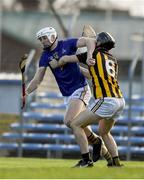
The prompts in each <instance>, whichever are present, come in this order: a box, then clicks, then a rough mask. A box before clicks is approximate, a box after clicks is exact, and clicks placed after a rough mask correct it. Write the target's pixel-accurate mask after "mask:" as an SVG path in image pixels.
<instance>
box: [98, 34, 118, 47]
mask: <svg viewBox="0 0 144 180" xmlns="http://www.w3.org/2000/svg"><path fill="white" fill-rule="evenodd" d="M96 41H97V47H103V48H105V49H107V50H110V49H112V48H114V47H115V39H114V38H113V37H112V36H111V35H110V34H109V33H107V32H100V33H98V34H97V37H96Z"/></svg>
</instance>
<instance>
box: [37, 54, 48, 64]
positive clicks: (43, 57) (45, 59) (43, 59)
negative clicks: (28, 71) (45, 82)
mask: <svg viewBox="0 0 144 180" xmlns="http://www.w3.org/2000/svg"><path fill="white" fill-rule="evenodd" d="M48 59H49V58H48V56H47V55H46V54H45V53H44V52H43V53H42V55H41V57H40V60H39V67H48V66H49V60H48Z"/></svg>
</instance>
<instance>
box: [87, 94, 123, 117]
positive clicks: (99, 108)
mask: <svg viewBox="0 0 144 180" xmlns="http://www.w3.org/2000/svg"><path fill="white" fill-rule="evenodd" d="M124 106H125V100H124V98H109V97H105V98H100V99H96V100H95V101H94V102H93V103H91V105H89V106H88V109H90V110H91V111H92V112H93V113H95V114H96V115H98V116H100V117H102V118H106V119H114V120H117V118H118V117H119V116H120V114H121V113H122V111H123V109H124Z"/></svg>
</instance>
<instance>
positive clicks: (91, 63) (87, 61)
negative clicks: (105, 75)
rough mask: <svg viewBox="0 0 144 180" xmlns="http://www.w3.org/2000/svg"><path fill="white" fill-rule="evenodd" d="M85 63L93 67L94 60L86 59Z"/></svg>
mask: <svg viewBox="0 0 144 180" xmlns="http://www.w3.org/2000/svg"><path fill="white" fill-rule="evenodd" d="M86 63H87V65H88V66H94V65H95V59H94V58H87V60H86Z"/></svg>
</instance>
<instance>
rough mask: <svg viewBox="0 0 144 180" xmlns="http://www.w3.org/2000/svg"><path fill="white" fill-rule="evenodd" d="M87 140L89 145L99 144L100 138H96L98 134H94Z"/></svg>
mask: <svg viewBox="0 0 144 180" xmlns="http://www.w3.org/2000/svg"><path fill="white" fill-rule="evenodd" d="M87 139H88V142H89V144H97V143H99V141H100V140H99V138H98V136H96V134H95V133H93V132H92V133H91V135H90V136H88V137H87Z"/></svg>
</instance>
